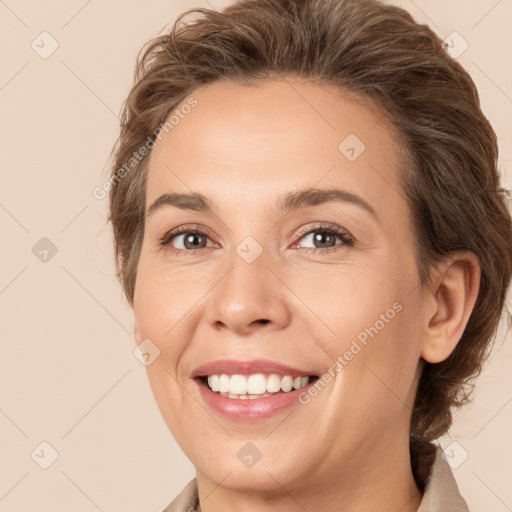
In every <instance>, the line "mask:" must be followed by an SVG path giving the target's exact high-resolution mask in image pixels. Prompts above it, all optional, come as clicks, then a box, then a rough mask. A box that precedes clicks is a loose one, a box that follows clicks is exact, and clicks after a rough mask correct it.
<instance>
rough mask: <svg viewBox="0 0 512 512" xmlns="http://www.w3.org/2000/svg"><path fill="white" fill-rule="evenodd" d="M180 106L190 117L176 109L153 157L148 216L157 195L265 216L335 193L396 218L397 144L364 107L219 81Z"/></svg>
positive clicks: (296, 87)
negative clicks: (199, 198) (293, 201)
mask: <svg viewBox="0 0 512 512" xmlns="http://www.w3.org/2000/svg"><path fill="white" fill-rule="evenodd" d="M190 98H193V103H192V102H191V101H190ZM186 102H188V103H189V104H193V105H194V107H193V108H186V109H185V108H184V109H183V110H180V109H181V108H182V106H178V107H177V108H176V110H175V111H174V113H173V114H174V117H173V124H168V133H165V132H163V131H162V132H161V134H162V138H161V140H157V143H156V145H155V147H154V149H153V150H152V153H151V156H150V161H149V168H148V180H147V188H146V205H147V207H148V205H150V204H151V203H152V202H153V201H154V200H156V199H157V197H159V196H160V195H161V194H163V193H166V192H180V193H190V192H191V191H194V192H198V193H201V194H203V195H205V196H208V197H209V198H210V199H211V202H212V204H213V205H214V206H215V205H217V206H218V207H219V208H221V205H222V204H223V203H225V201H226V200H228V201H230V202H231V204H232V205H234V206H240V208H242V207H243V206H247V205H248V204H253V205H257V206H258V207H259V209H260V210H264V209H265V205H268V208H272V207H273V205H275V204H276V201H275V199H276V198H277V197H279V196H282V195H283V194H285V193H287V192H293V191H294V190H303V189H304V188H312V187H314V188H331V187H338V188H339V187H342V188H343V189H344V190H347V191H349V192H351V193H353V194H356V195H358V196H362V197H363V198H364V199H365V200H366V201H367V202H368V203H370V204H372V205H374V208H375V209H376V210H379V209H380V210H383V211H385V210H389V209H392V210H394V211H395V213H396V214H399V215H403V214H404V213H405V209H406V207H405V201H404V198H403V192H402V189H401V187H400V185H399V182H398V169H399V166H400V158H399V156H400V142H399V140H398V139H397V137H396V136H395V133H394V131H393V130H392V129H391V127H390V125H389V123H388V121H387V118H386V116H385V115H383V112H382V111H380V110H379V109H378V108H376V107H375V106H374V105H373V104H372V103H371V102H370V101H362V100H361V98H358V97H357V96H355V95H354V94H352V93H349V92H347V91H345V90H343V89H341V88H338V87H335V86H330V85H326V84H318V83H311V82H305V81H299V80H292V79H287V80H276V81H268V82H263V83H260V84H258V85H251V86H246V85H239V84H236V83H232V82H227V81H219V82H215V83H213V84H209V85H207V86H205V87H201V88H199V89H196V90H195V91H194V92H193V93H192V94H191V95H190V97H189V98H188V99H187V100H185V101H184V102H183V103H182V105H184V104H185V103H186ZM267 200H268V202H267ZM268 208H267V209H268Z"/></svg>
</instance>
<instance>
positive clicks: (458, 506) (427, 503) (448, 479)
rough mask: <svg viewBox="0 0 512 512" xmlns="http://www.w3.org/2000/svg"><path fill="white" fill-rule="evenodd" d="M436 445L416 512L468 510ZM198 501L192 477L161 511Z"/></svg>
mask: <svg viewBox="0 0 512 512" xmlns="http://www.w3.org/2000/svg"><path fill="white" fill-rule="evenodd" d="M441 454H442V450H441V449H440V448H439V447H437V450H436V458H435V461H434V465H433V466H432V471H431V473H430V476H429V479H428V480H427V484H426V487H425V492H424V493H423V499H422V500H421V504H420V508H419V509H418V512H469V509H468V506H467V504H466V502H465V501H464V499H463V498H462V496H461V495H460V493H459V488H458V486H457V483H456V482H455V478H454V477H453V473H452V470H451V468H450V466H449V465H448V463H447V462H446V461H445V460H444V459H443V458H442V457H441ZM198 503H199V496H198V492H197V480H196V479H195V478H194V479H192V480H191V481H190V482H189V483H188V484H187V485H186V486H185V487H184V488H183V490H182V491H181V492H180V494H178V496H176V498H175V499H174V500H173V501H172V502H171V503H170V504H169V505H168V506H167V507H166V508H165V509H164V510H163V511H162V512H195V511H196V510H197V506H198Z"/></svg>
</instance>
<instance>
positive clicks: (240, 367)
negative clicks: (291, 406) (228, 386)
mask: <svg viewBox="0 0 512 512" xmlns="http://www.w3.org/2000/svg"><path fill="white" fill-rule="evenodd" d="M254 373H276V374H278V375H291V376H292V377H298V376H309V375H316V374H315V373H314V372H312V371H310V370H307V369H306V370H303V369H300V368H293V367H291V366H288V365H285V364H281V363H277V362H274V361H270V360H268V359H252V360H250V361H240V360H236V359H218V360H217V361H211V362H209V363H205V364H202V365H201V366H199V367H198V368H196V369H195V370H194V371H193V372H192V375H191V377H192V378H195V377H205V376H207V375H220V374H226V375H235V374H236V375H251V374H254Z"/></svg>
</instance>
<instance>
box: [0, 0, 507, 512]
mask: <svg viewBox="0 0 512 512" xmlns="http://www.w3.org/2000/svg"><path fill="white" fill-rule="evenodd" d="M227 3H229V2H226V1H224V2H223V1H220V0H209V2H206V0H197V1H196V0H193V1H192V0H190V1H186V0H180V1H178V0H166V1H161V0H151V1H146V2H142V1H138V2H137V1H133V0H132V1H127V2H122V1H120V0H108V1H100V0H92V1H91V0H89V1H88V2H87V1H84V0H73V1H67V2H64V1H60V2H57V1H55V0H51V1H46V2H39V1H35V0H34V1H28V0H6V1H5V2H4V1H0V34H1V35H0V38H1V40H0V51H1V58H2V66H1V77H0V108H1V117H0V119H1V127H0V129H1V135H2V138H1V140H2V143H1V148H0V158H1V163H2V171H3V172H2V178H1V180H2V182H1V189H0V225H1V229H2V252H1V264H0V308H1V309H0V315H1V316H0V326H1V327H0V329H1V331H0V332H1V347H0V354H1V356H0V357H1V359H0V361H1V373H0V379H1V380H0V434H1V436H0V437H1V440H0V442H1V446H0V450H1V451H0V453H1V459H0V465H1V466H0V511H1V512H15V511H16V512H20V511H39V512H45V511H53V512H55V511H65V510H73V511H74V512H92V511H97V510H100V511H104V512H107V511H114V512H115V511H124V512H135V511H153V512H160V510H161V509H162V508H163V507H164V506H165V505H166V504H168V502H169V501H170V500H171V499H172V498H173V497H174V496H175V495H176V494H177V493H178V492H179V491H180V490H181V489H182V488H183V486H184V485H185V484H186V483H187V482H188V481H189V480H190V479H191V478H192V477H193V476H194V469H193V466H192V465H191V463H190V462H189V461H188V460H187V459H186V458H185V456H184V455H183V453H182V452H181V450H180V448H179V447H178V446H177V445H176V443H175V442H174V440H173V438H172V436H171V434H170V433H169V432H168V430H167V428H166V426H165V424H164V422H163V420H162V419H161V417H160V413H159V411H158V409H157V407H156V405H155V403H154V400H153V396H152V394H151V391H150V388H149V384H148V383H147V379H146V374H145V369H144V367H143V365H142V364H141V363H139V361H138V360H137V359H136V358H135V357H134V355H133V353H132V351H133V348H134V341H133V338H132V314H131V311H130V309H129V307H128V306H127V305H126V302H125V301H124V298H123V296H122V294H121V290H120V287H119V285H118V283H117V282H116V280H115V277H114V271H113V268H114V267H113V260H112V254H111V236H110V231H109V229H108V228H107V227H106V226H105V218H106V212H107V201H106V200H103V201H100V200H97V199H95V198H94V197H93V195H92V190H93V188H94V187H96V186H98V185H101V184H102V183H103V182H104V180H105V172H106V169H107V166H106V164H107V160H108V156H109V152H110V149H111V146H112V144H113V143H114V141H115V139H116V137H117V134H118V118H117V115H118V113H119V110H120V106H121V103H122V101H123V100H124V98H125V96H126V94H127V93H128V90H129V87H130V84H131V80H132V72H133V68H134V62H135V56H136V54H137V52H138V50H139V49H140V47H141V46H142V44H143V43H145V42H146V41H147V40H148V39H150V38H151V37H154V36H155V35H157V33H158V32H159V31H160V30H161V29H162V28H163V27H164V26H165V25H168V24H170V23H171V22H172V21H173V19H174V18H175V17H176V15H177V14H178V13H180V12H182V11H183V10H185V9H187V8H190V7H195V6H201V7H208V4H209V5H210V7H213V8H217V9H221V8H222V6H223V5H226V4H227ZM395 3H397V4H398V3H400V2H395ZM401 4H402V6H403V7H405V8H406V9H408V10H409V11H410V12H411V13H412V14H413V15H414V16H415V17H416V18H417V19H418V20H421V21H424V22H427V23H429V24H430V25H431V26H432V28H433V29H434V30H436V31H437V33H438V34H440V35H441V37H443V38H444V37H446V36H448V35H449V34H450V33H451V32H452V31H457V32H459V33H460V34H461V35H462V37H463V38H464V39H465V40H466V41H467V42H468V44H469V48H468V49H467V51H465V52H464V53H463V54H462V55H461V56H460V60H461V62H462V63H463V65H464V66H465V67H466V69H468V71H469V72H470V73H471V75H472V76H473V78H474V80H475V81H476V84H477V86H478V88H479V90H480V93H481V98H482V104H483V109H484V111H485V112H486V114H487V115H488V117H489V118H490V120H491V121H492V123H493V126H494V127H495V130H496V132H497V134H498V137H499V140H500V146H501V166H502V168H503V169H504V170H505V169H506V170H507V172H508V175H506V184H508V185H509V186H510V185H511V184H512V171H511V168H512V165H511V164H512V155H511V147H512V115H511V114H512V74H511V66H510V56H511V54H512V38H511V35H510V31H511V26H510V20H511V19H512V0H499V1H498V0H473V1H468V0H457V1H453V0H452V1H450V2H446V1H444V0H435V1H433V0H415V1H414V2H413V1H403V2H401ZM43 31H46V32H48V33H49V34H50V35H51V38H53V39H54V40H55V41H57V43H58V48H57V50H56V51H55V52H54V53H53V54H51V55H50V56H48V58H46V59H43V58H42V57H41V56H40V53H44V52H45V51H46V52H48V51H49V50H50V49H51V44H55V43H52V40H51V39H50V36H39V34H40V33H41V32H43ZM42 38H44V40H43V42H41V39H42ZM34 40H35V43H34V46H35V48H37V50H38V52H39V53H37V52H36V51H35V50H34V49H32V47H31V43H32V41H34ZM36 45H38V46H36ZM42 237H47V238H48V239H50V240H51V242H52V243H53V244H54V246H55V247H56V249H57V252H56V254H54V255H52V252H51V250H50V252H48V254H47V255H46V258H47V261H46V262H43V261H41V260H40V258H43V257H45V253H44V252H43V253H38V251H42V250H44V249H45V247H46V246H44V244H45V243H48V242H44V241H43V242H39V241H40V239H41V238H42ZM38 242H39V243H40V244H43V245H42V246H36V249H37V250H34V252H36V254H34V253H33V249H32V248H33V247H34V246H35V245H36V243H38ZM41 247H42V248H41ZM46 249H47V250H48V247H46ZM510 302H511V301H510V296H509V304H510ZM505 329H506V325H505V324H503V326H502V329H501V333H500V343H499V344H498V350H497V351H496V352H495V355H494V357H493V359H492V361H491V363H490V365H489V367H488V369H487V370H486V373H485V374H484V375H483V376H482V377H481V378H480V381H479V387H478V388H477V393H476V398H475V401H474V403H473V404H472V405H471V407H470V408H468V409H467V410H465V411H464V412H463V413H461V414H460V415H459V416H458V417H457V421H456V424H455V427H454V428H453V429H452V431H451V432H450V435H449V436H446V437H445V438H444V439H442V440H441V444H442V445H443V446H444V447H447V446H448V445H450V443H458V444H452V445H451V446H449V448H447V453H448V454H449V457H450V458H451V460H452V464H453V465H454V466H458V465H459V464H460V466H459V467H457V469H454V473H455V476H456V478H457V480H458V482H459V485H460V488H461V491H462V493H463V495H464V496H465V497H466V498H467V500H468V502H469V504H470V507H471V509H472V511H477V510H485V511H491V510H492V511H494V512H505V511H507V510H512V489H511V487H510V482H511V481H512V469H511V465H510V460H511V459H512V442H511V441H510V427H511V425H512V372H511V371H510V368H511V367H512V347H511V345H512V343H511V342H512V337H511V336H510V334H509V336H508V340H507V343H503V342H502V340H503V339H504V335H505ZM507 427H508V428H507ZM43 441H46V442H47V443H49V444H50V445H51V446H52V447H53V448H54V449H55V450H56V451H57V452H58V458H57V459H56V460H55V462H54V463H53V464H52V465H51V466H49V467H48V468H47V469H43V468H41V467H40V465H39V464H42V463H44V462H46V463H48V462H50V461H51V459H50V455H51V449H50V448H48V447H47V446H45V445H43V446H42V447H41V446H40V443H42V442H43ZM31 454H33V455H32V456H31ZM466 456H467V460H464V459H465V457H466Z"/></svg>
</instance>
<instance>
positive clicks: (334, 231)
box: [158, 223, 355, 256]
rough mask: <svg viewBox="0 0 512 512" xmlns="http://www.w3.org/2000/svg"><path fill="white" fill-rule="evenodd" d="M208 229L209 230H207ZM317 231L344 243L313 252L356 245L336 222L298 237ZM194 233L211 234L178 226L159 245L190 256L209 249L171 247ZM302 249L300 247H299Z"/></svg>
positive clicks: (309, 230) (196, 228)
mask: <svg viewBox="0 0 512 512" xmlns="http://www.w3.org/2000/svg"><path fill="white" fill-rule="evenodd" d="M206 231H207V230H206ZM315 232H321V233H327V234H330V235H334V236H337V237H338V238H340V239H341V241H342V243H341V244H338V245H335V246H334V247H329V248H326V249H320V248H311V247H307V248H306V250H310V251H311V250H312V251H313V252H317V251H321V252H324V253H326V252H327V253H329V252H335V251H338V250H339V249H341V248H342V247H344V246H349V247H353V246H354V245H355V240H354V238H353V237H352V236H351V235H350V234H349V232H348V231H346V230H345V229H343V228H340V227H339V226H336V225H335V224H326V223H324V224H320V225H318V226H314V227H312V228H311V227H308V228H307V229H303V230H301V231H299V233H297V235H296V237H297V238H298V241H300V240H302V239H303V238H304V237H305V236H306V235H309V234H311V233H315ZM184 233H185V234H191V235H192V234H194V235H206V236H207V237H209V234H208V232H203V231H200V230H199V228H198V226H196V227H190V226H180V227H179V228H176V229H174V230H172V231H169V232H168V233H166V234H165V235H164V236H163V237H162V238H161V239H160V240H159V242H158V243H159V245H160V246H163V247H166V248H168V249H169V250H170V251H171V252H172V253H173V254H176V255H178V254H180V253H184V254H187V255H189V256H192V255H194V254H196V252H197V251H199V250H201V249H207V247H201V248H199V249H195V250H193V249H190V250H188V249H174V248H172V247H169V244H170V242H171V240H173V239H174V238H175V237H177V236H179V235H181V234H184ZM296 245H297V244H296V243H294V244H293V246H296ZM299 249H300V248H299Z"/></svg>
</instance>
